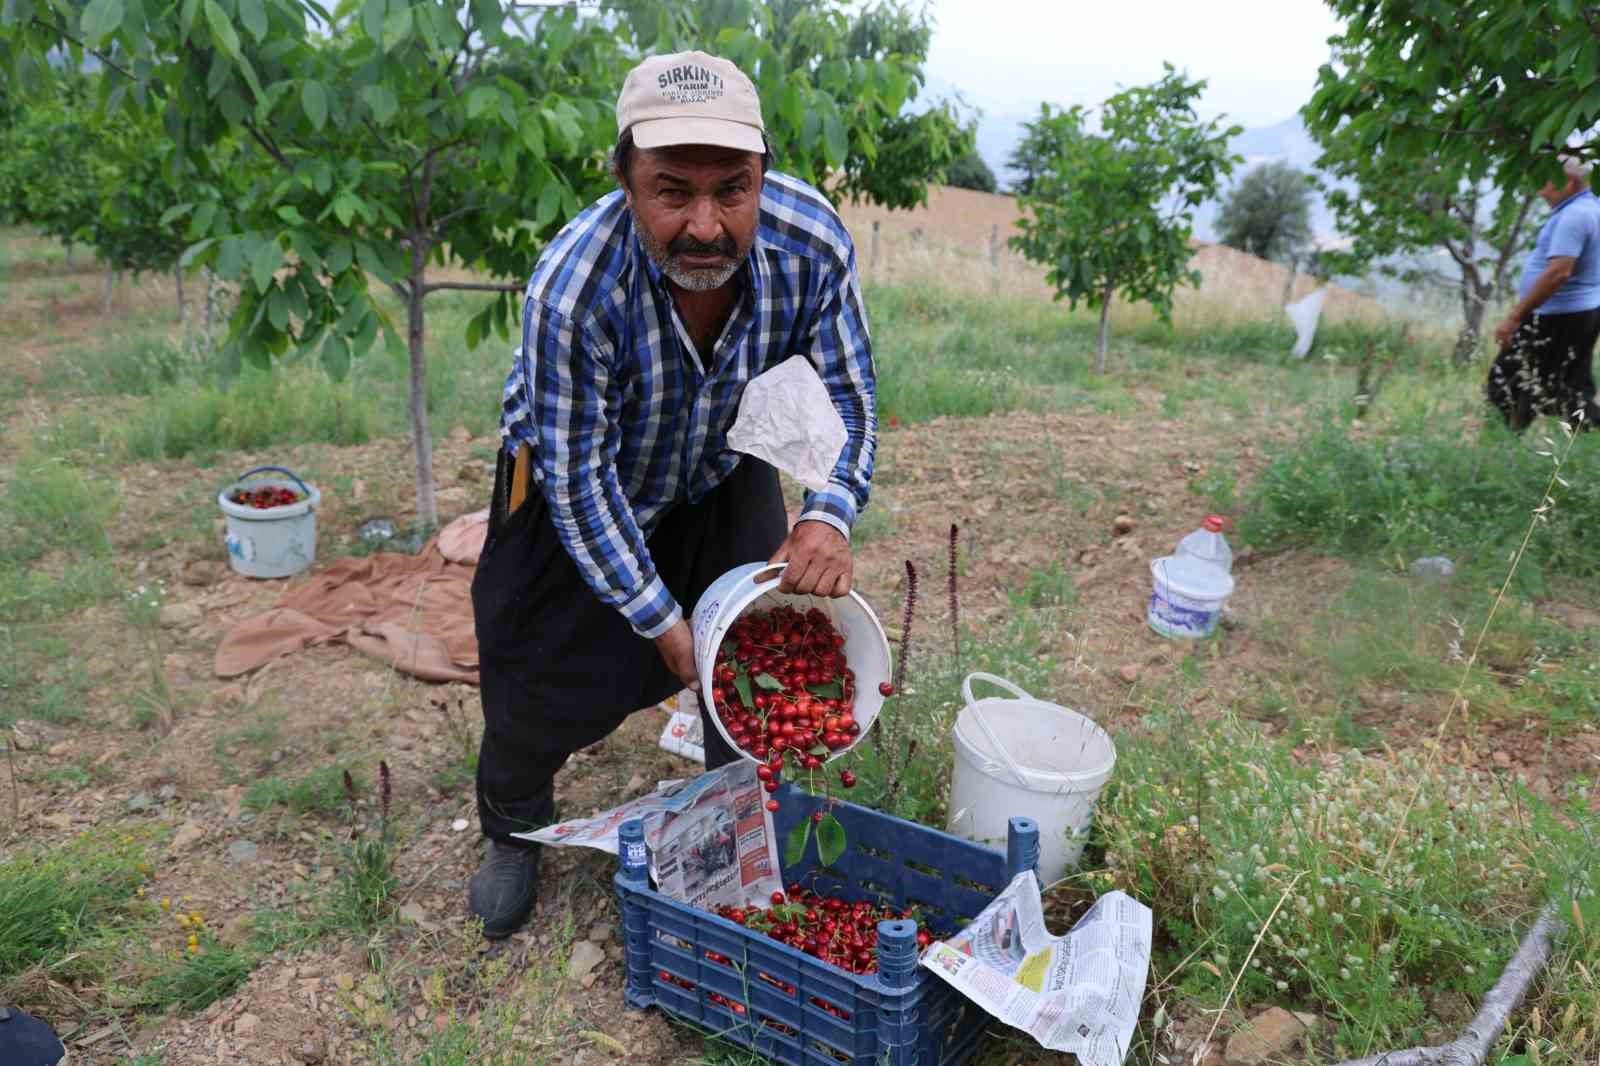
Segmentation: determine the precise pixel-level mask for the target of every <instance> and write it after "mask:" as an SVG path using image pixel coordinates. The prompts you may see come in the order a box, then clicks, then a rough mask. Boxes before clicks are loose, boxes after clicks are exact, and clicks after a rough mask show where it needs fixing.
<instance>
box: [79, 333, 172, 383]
mask: <svg viewBox="0 0 1600 1066" xmlns="http://www.w3.org/2000/svg"><path fill="white" fill-rule="evenodd" d="M63 364H64V365H63V366H62V368H61V369H62V370H63V371H64V373H62V374H61V375H59V376H54V375H53V376H52V380H51V381H50V382H49V384H50V385H53V386H56V387H61V388H68V389H71V390H72V391H74V392H83V393H88V394H89V395H91V396H148V395H150V394H151V393H153V392H155V391H157V390H158V389H160V388H161V387H162V386H165V385H175V384H177V383H178V380H179V379H180V378H181V377H183V376H184V374H185V373H186V372H187V371H189V370H190V369H191V367H190V361H189V360H188V359H187V358H186V357H185V356H184V354H183V352H181V351H180V350H179V349H178V347H177V346H176V345H174V344H173V343H172V342H171V341H169V340H167V339H166V338H165V337H153V336H137V335H135V336H127V335H122V336H117V337H110V338H106V339H104V340H103V341H102V340H100V339H98V338H97V339H96V342H95V343H93V344H89V345H85V346H84V347H83V348H82V349H81V350H79V351H74V352H69V353H68V354H67V355H66V356H65V358H64V359H63Z"/></svg>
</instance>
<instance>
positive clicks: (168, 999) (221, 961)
mask: <svg viewBox="0 0 1600 1066" xmlns="http://www.w3.org/2000/svg"><path fill="white" fill-rule="evenodd" d="M259 961H260V956H259V955H257V954H256V953H255V952H253V951H251V950H248V949H246V948H232V947H228V946H227V945H225V944H223V943H221V942H220V941H218V940H217V938H216V937H214V936H211V935H210V934H202V935H201V936H200V943H199V950H198V951H196V952H193V953H188V952H185V953H182V954H181V955H180V957H179V958H178V959H176V960H175V961H174V963H173V965H171V966H170V967H168V968H166V969H163V970H161V971H160V972H158V973H156V974H155V975H153V976H152V977H151V978H150V979H149V980H148V981H146V982H145V983H144V988H143V991H144V993H145V996H146V999H145V1001H144V1004H143V1005H144V1006H146V1007H150V1008H154V1009H157V1010H177V1011H182V1012H184V1013H186V1014H193V1013H194V1012H195V1011H201V1010H205V1009H206V1008H207V1007H209V1006H211V1004H213V1003H215V1002H216V1001H217V1000H219V999H223V998H224V997H226V996H231V995H233V993H234V992H235V991H237V990H238V988H239V987H240V986H241V985H243V984H244V982H245V980H246V979H247V978H248V977H249V976H250V971H251V970H253V969H255V967H256V964H257V963H258V962H259Z"/></svg>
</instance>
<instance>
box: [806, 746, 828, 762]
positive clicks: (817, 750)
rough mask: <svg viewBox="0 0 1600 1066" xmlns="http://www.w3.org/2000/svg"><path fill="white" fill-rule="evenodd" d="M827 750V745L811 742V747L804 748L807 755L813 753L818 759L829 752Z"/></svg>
mask: <svg viewBox="0 0 1600 1066" xmlns="http://www.w3.org/2000/svg"><path fill="white" fill-rule="evenodd" d="M829 750H830V749H829V748H828V745H826V744H813V745H811V747H809V748H807V749H806V754H807V755H815V756H816V757H817V758H819V759H820V758H822V757H823V756H824V755H827V754H828V753H829Z"/></svg>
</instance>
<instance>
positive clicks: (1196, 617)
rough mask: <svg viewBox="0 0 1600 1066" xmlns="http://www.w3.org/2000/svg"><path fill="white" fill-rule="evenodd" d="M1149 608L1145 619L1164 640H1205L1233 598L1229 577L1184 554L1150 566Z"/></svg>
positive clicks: (1212, 631) (1166, 558) (1164, 558)
mask: <svg viewBox="0 0 1600 1066" xmlns="http://www.w3.org/2000/svg"><path fill="white" fill-rule="evenodd" d="M1150 579H1151V590H1150V608H1149V610H1148V611H1147V612H1146V614H1145V617H1146V620H1147V621H1148V622H1149V623H1150V628H1151V629H1153V630H1155V631H1156V632H1157V633H1160V634H1161V635H1162V636H1164V637H1186V638H1199V637H1209V636H1210V635H1211V634H1212V633H1214V632H1215V631H1216V628H1217V620H1218V619H1219V618H1221V617H1222V606H1223V604H1225V603H1227V602H1228V597H1229V596H1231V595H1233V576H1232V575H1231V574H1228V573H1227V572H1225V571H1223V570H1221V569H1219V568H1218V567H1215V566H1212V565H1211V564H1210V563H1206V562H1202V561H1201V560H1199V559H1195V558H1192V557H1190V556H1187V555H1169V556H1165V557H1163V558H1160V559H1154V560H1152V561H1151V563H1150Z"/></svg>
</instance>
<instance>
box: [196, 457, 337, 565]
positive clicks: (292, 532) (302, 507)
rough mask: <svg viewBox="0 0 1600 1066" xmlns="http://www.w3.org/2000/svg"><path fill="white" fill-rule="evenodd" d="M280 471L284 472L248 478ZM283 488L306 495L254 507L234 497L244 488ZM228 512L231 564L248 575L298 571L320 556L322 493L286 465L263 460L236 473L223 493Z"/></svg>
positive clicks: (221, 500)
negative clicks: (241, 502) (270, 505)
mask: <svg viewBox="0 0 1600 1066" xmlns="http://www.w3.org/2000/svg"><path fill="white" fill-rule="evenodd" d="M262 473H279V474H282V475H284V476H283V477H282V478H261V479H259V480H255V481H247V480H246V479H247V478H250V477H253V476H254V475H256V474H262ZM259 488H283V489H291V490H293V491H296V492H299V493H300V499H298V500H296V501H295V502H294V503H290V504H285V505H283V506H282V507H266V508H257V507H248V506H245V505H243V504H238V503H234V502H233V500H231V499H230V498H229V497H231V496H232V495H233V494H234V493H235V492H237V491H239V490H240V489H259ZM217 503H218V504H219V505H220V506H221V507H222V513H223V515H225V516H226V517H227V522H228V530H227V535H226V537H225V538H224V540H223V543H224V545H225V546H226V547H227V549H228V565H229V566H231V567H233V569H234V571H235V572H236V573H239V574H243V575H244V576H245V577H264V578H273V577H292V576H293V575H295V574H298V573H299V572H300V571H302V570H304V569H306V567H308V566H310V565H311V564H312V563H314V562H315V561H316V559H317V507H318V505H319V504H321V503H322V493H320V492H318V491H317V488H316V486H314V485H308V484H306V483H305V482H304V481H301V480H300V479H299V478H298V477H296V476H295V475H294V474H293V473H291V472H289V471H288V470H285V469H284V468H283V467H281V466H258V467H256V468H255V469H254V470H247V471H245V472H244V473H243V474H240V475H239V476H238V477H237V478H235V479H234V481H233V484H231V485H229V486H228V487H227V488H225V489H223V490H222V491H221V492H219V493H218V494H217Z"/></svg>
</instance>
